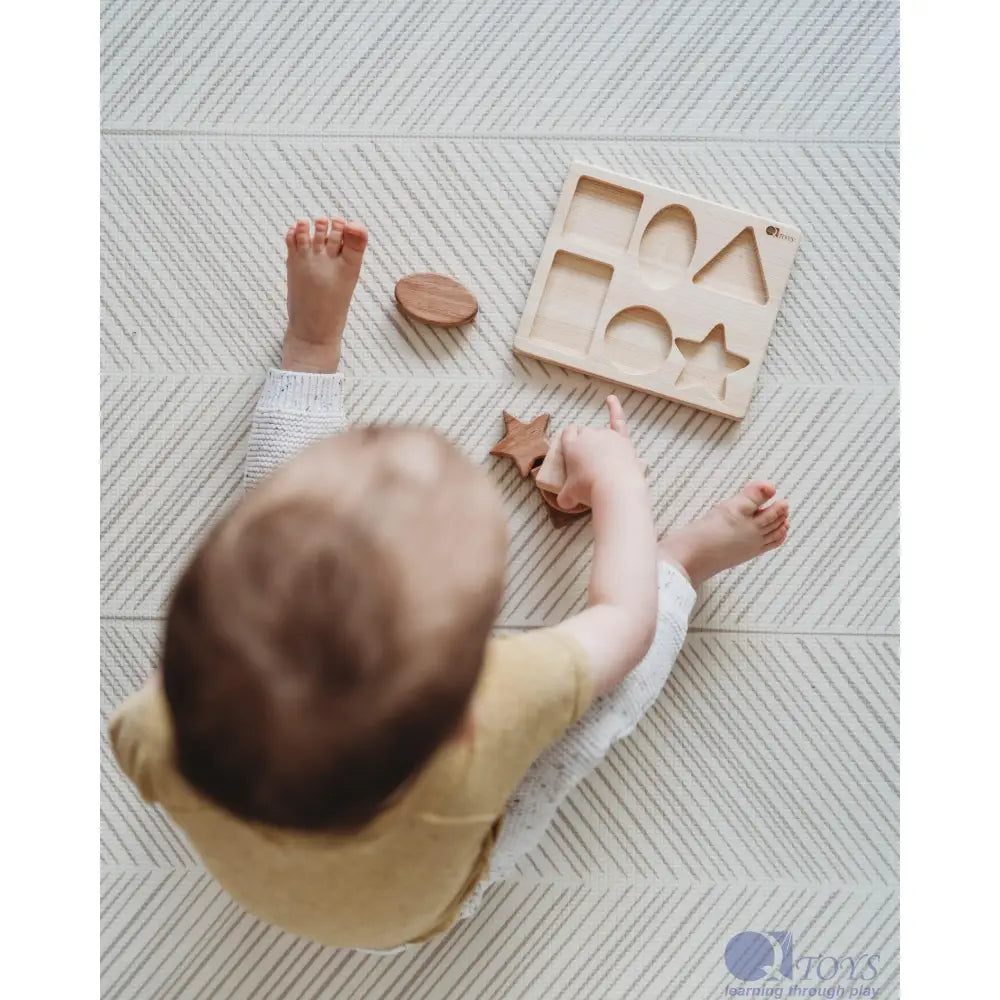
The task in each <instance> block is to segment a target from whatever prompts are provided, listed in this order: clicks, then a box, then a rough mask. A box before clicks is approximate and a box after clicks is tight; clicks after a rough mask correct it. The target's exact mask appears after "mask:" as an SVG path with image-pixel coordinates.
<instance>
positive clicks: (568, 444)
mask: <svg viewBox="0 0 1000 1000" xmlns="http://www.w3.org/2000/svg"><path fill="white" fill-rule="evenodd" d="M579 436H580V428H579V427H577V426H576V424H570V425H569V427H567V428H566V429H565V430H564V431H563V432H562V446H563V451H565V450H566V449H567V448H572V447H573V445H574V444H575V443H576V440H577V438H579Z"/></svg>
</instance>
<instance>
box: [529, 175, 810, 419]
mask: <svg viewBox="0 0 1000 1000" xmlns="http://www.w3.org/2000/svg"><path fill="white" fill-rule="evenodd" d="M800 239H801V234H800V233H799V231H798V230H797V229H796V228H795V227H794V226H791V225H789V224H788V223H784V222H781V223H779V222H776V221H775V220H773V219H766V218H763V217H762V216H758V215H752V214H750V213H749V212H743V211H740V210H739V209H735V208H727V207H725V206H723V205H716V204H714V203H712V202H709V201H704V200H703V199H701V198H695V197H692V196H691V195H687V194H683V193H681V192H680V191H672V190H671V189H670V188H665V187H660V186H659V185H656V184H650V183H648V182H647V181H641V180H637V179H635V178H632V177H625V176H623V175H621V174H616V173H613V172H611V171H609V170H604V169H602V168H601V167H594V166H590V165H588V164H585V163H573V164H571V165H570V171H569V175H568V176H567V178H566V183H565V184H564V185H563V190H562V193H561V194H560V196H559V201H558V203H557V204H556V210H555V215H554V217H553V219H552V226H551V227H550V229H549V234H548V237H547V238H546V240H545V246H544V247H543V249H542V256H541V260H540V261H539V264H538V269H537V271H536V272H535V280H534V282H533V283H532V285H531V291H530V292H529V293H528V301H527V304H526V305H525V308H524V313H523V314H522V316H521V323H520V326H519V327H518V331H517V335H516V337H515V338H514V350H515V351H516V352H517V353H519V354H525V355H528V356H529V357H533V358H538V359H539V360H541V361H551V362H554V363H555V364H559V365H563V366H564V367H566V368H572V369H574V370H576V371H580V372H584V373H585V374H588V375H596V376H597V377H599V378H602V379H607V380H609V381H612V382H618V383H620V384H622V385H626V386H629V387H630V388H633V389H641V390H642V391H644V392H650V393H653V394H654V395H657V396H663V397H665V398H667V399H675V400H678V401H679V402H681V403H686V404H688V405H689V406H695V407H697V408H699V409H702V410H709V411H711V412H712V413H718V414H720V415H722V416H725V417H731V418H733V419H742V418H743V417H744V416H745V415H746V412H747V408H748V407H749V405H750V397H751V395H752V393H753V387H754V383H755V382H756V380H757V373H758V372H759V371H760V366H761V364H762V362H763V360H764V353H765V351H766V350H767V342H768V339H769V338H770V336H771V330H772V328H773V327H774V320H775V317H776V316H777V313H778V307H779V306H780V304H781V298H782V296H783V295H784V292H785V285H786V284H787V282H788V275H789V273H790V271H791V268H792V260H793V259H794V257H795V251H796V250H797V249H798V246H799V242H800Z"/></svg>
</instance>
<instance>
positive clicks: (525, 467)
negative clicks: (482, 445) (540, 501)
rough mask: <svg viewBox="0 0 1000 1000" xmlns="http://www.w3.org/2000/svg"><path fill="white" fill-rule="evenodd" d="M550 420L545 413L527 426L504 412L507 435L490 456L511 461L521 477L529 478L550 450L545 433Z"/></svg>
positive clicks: (496, 445)
mask: <svg viewBox="0 0 1000 1000" xmlns="http://www.w3.org/2000/svg"><path fill="white" fill-rule="evenodd" d="M550 419H551V416H550V414H548V413H543V414H542V415H541V416H540V417H535V419H534V420H532V421H530V422H529V423H526V424H525V423H522V422H521V421H520V420H518V419H517V417H515V416H512V415H511V414H510V413H508V412H507V411H506V410H504V411H503V422H504V429H505V434H504V436H503V437H502V438H501V439H500V440H499V441H497V443H496V444H495V445H494V446H493V447H492V448H491V449H490V454H491V455H499V456H500V457H501V458H509V459H511V461H513V463H514V464H515V465H516V466H517V471H518V472H520V473H521V477H522V478H525V477H527V476H528V474H529V473H530V472H531V470H532V467H533V466H535V465H536V464H537V463H538V462H540V461H541V460H542V459H544V458H545V455H546V453H547V452H548V450H549V439H548V438H547V437H546V436H545V432H546V431H547V430H548V429H549V420H550Z"/></svg>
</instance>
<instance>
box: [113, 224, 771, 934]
mask: <svg viewBox="0 0 1000 1000" xmlns="http://www.w3.org/2000/svg"><path fill="white" fill-rule="evenodd" d="M367 239H368V234H367V232H366V230H365V228H364V227H363V226H361V225H360V224H358V223H353V222H352V223H345V221H344V220H343V219H339V218H335V219H332V220H327V219H317V220H316V221H315V224H314V226H310V225H309V223H307V222H302V221H300V222H298V223H297V224H296V225H295V226H294V227H292V228H291V229H289V230H288V233H287V235H286V243H287V246H288V328H287V330H286V333H285V339H284V348H283V357H282V368H281V370H280V371H278V370H275V371H272V372H271V373H270V374H269V376H268V379H267V382H266V384H265V386H264V389H263V393H262V395H261V398H260V401H259V403H258V406H257V410H256V413H255V416H254V420H253V426H252V429H251V433H250V441H249V447H248V454H247V466H246V485H247V487H248V491H247V493H246V494H245V496H244V497H243V498H242V499H241V500H240V501H239V502H238V503H237V504H236V505H235V506H234V507H233V508H232V509H231V510H230V511H229V512H228V513H227V514H226V515H225V516H224V517H223V518H222V519H221V521H219V523H218V524H217V525H216V527H215V528H214V529H213V530H212V531H211V532H210V533H209V535H208V537H207V538H205V539H204V540H203V541H202V543H201V545H200V546H199V548H198V550H197V551H196V552H195V554H194V556H193V558H192V559H191V561H190V563H189V564H188V566H187V568H186V569H185V570H184V573H183V574H182V576H181V578H180V580H179V581H178V583H177V586H176V588H175V590H174V592H173V595H172V597H171V600H170V606H169V611H168V615H167V622H166V631H165V637H164V643H163V652H162V662H161V665H160V669H159V670H158V671H157V673H156V674H154V676H153V677H152V678H151V680H150V682H149V683H148V684H147V685H146V686H145V687H144V688H143V689H142V690H141V691H139V692H137V693H136V694H134V695H133V696H132V697H131V698H129V699H128V700H127V701H126V702H125V704H124V705H122V707H121V708H120V709H119V710H118V712H117V714H116V716H115V718H114V719H113V720H112V723H111V740H112V744H113V747H114V751H115V754H116V756H117V759H118V761H119V763H120V764H121V766H122V768H123V769H124V770H125V772H126V773H127V774H128V775H129V777H130V778H131V779H132V780H133V781H134V782H135V784H136V786H137V787H138V789H139V792H140V793H141V794H142V796H143V797H144V798H145V799H146V800H147V801H149V802H156V803H159V804H160V805H161V806H162V807H163V808H164V809H165V810H166V811H167V813H168V814H169V815H170V816H171V818H172V819H173V820H174V821H175V822H176V823H177V824H178V825H179V826H180V827H182V828H183V830H184V831H185V832H186V834H187V835H188V837H189V839H190V841H191V843H192V845H193V846H194V848H195V849H196V850H197V851H198V853H199V854H200V855H201V857H202V858H203V860H204V862H205V864H206V866H207V867H208V869H209V871H211V872H212V874H213V875H214V876H215V877H216V878H217V879H218V880H219V882H220V883H221V884H222V885H223V886H224V887H225V888H226V889H227V890H228V891H229V892H230V893H231V894H232V895H233V896H234V897H235V898H236V899H237V900H239V901H240V902H241V903H242V904H243V905H244V906H245V907H246V908H247V909H248V910H250V911H252V912H254V913H256V914H258V915H259V916H260V917H262V918H263V919H265V920H268V921H271V922H272V923H275V924H277V925H279V926H281V927H284V928H286V929H287V930H290V931H293V932H295V933H298V934H301V935H303V936H305V937H309V938H312V939H314V940H317V941H320V942H323V943H325V944H329V945H337V946H345V947H360V948H377V949H386V948H392V947H394V946H398V945H402V944H406V943H414V942H420V941H424V940H427V939H428V938H431V937H433V936H435V935H438V934H440V933H442V932H443V931H445V930H447V929H448V927H450V926H451V925H452V924H453V923H454V922H455V921H456V920H457V919H459V917H460V915H461V913H462V910H463V906H464V907H465V912H466V913H468V912H470V911H471V909H473V908H474V906H475V902H476V900H477V899H478V898H479V896H480V895H481V893H482V890H483V888H484V887H485V886H486V885H488V884H489V883H490V882H491V881H492V880H496V879H497V878H500V877H503V876H504V875H505V874H507V873H509V872H510V870H511V869H512V867H513V866H514V864H515V863H516V861H517V858H518V857H520V856H521V855H522V854H523V852H524V851H526V850H527V849H529V848H530V847H531V846H533V844H534V843H535V842H536V841H537V840H538V838H539V837H540V836H541V833H542V832H543V830H544V827H545V824H546V823H547V822H548V821H549V820H550V819H551V817H552V816H553V815H554V813H555V811H556V809H557V808H558V806H559V803H560V802H561V801H562V799H563V798H564V797H565V795H566V793H567V792H568V791H569V789H570V788H571V787H572V786H573V784H575V783H576V782H577V781H578V780H579V779H580V778H581V777H582V776H583V774H585V773H586V772H587V771H588V770H589V769H590V768H592V767H593V766H594V765H595V764H596V763H597V762H598V760H599V759H600V757H601V756H602V755H603V753H604V752H605V751H606V750H607V748H608V747H609V746H610V744H611V743H612V742H613V741H614V740H616V739H619V738H621V737H622V736H623V735H625V734H627V733H628V732H629V731H631V729H632V728H634V726H635V725H636V723H637V722H638V720H639V718H640V717H641V715H642V713H643V712H644V711H645V710H646V709H647V708H648V707H649V705H650V704H651V703H652V701H653V700H654V699H655V697H656V696H657V694H658V692H659V690H660V688H661V686H662V684H663V682H664V681H665V680H666V676H667V674H668V673H669V670H670V667H671V665H672V663H673V660H674V658H675V657H676V654H677V652H678V651H679V649H680V645H681V643H682V642H683V638H684V634H685V629H686V626H687V619H688V616H689V614H690V611H691V608H692V606H693V602H694V590H693V587H694V586H696V585H697V584H699V583H700V582H701V581H703V580H705V579H707V578H708V577H710V576H712V575H713V574H715V573H718V572H720V571H721V570H725V569H727V568H729V567H731V566H735V565H737V564H738V563H741V562H744V561H746V560H748V559H751V558H753V557H755V556H758V555H760V554H761V553H763V552H767V551H768V550H770V549H774V548H776V547H777V546H779V545H781V544H782V542H784V540H785V538H786V536H787V533H788V504H787V503H786V502H785V501H783V500H782V501H774V502H770V501H773V497H774V495H775V490H774V487H773V486H772V485H771V484H770V483H767V482H751V483H749V484H748V485H747V486H745V487H744V488H743V489H742V490H741V491H740V492H739V493H737V494H736V496H734V497H732V498H731V499H729V500H726V501H725V502H723V503H721V504H719V505H718V506H716V507H715V508H713V509H712V510H711V511H709V513H708V514H706V515H705V516H704V517H703V518H701V519H700V520H698V521H696V522H694V523H693V524H690V525H688V526H687V527H684V528H681V529H679V530H676V531H670V532H668V533H667V534H666V535H665V537H664V538H662V539H661V540H660V541H659V543H657V540H656V536H655V530H654V525H653V515H652V509H651V502H650V494H649V490H648V488H647V485H646V482H645V478H644V476H643V473H642V472H641V469H640V466H639V463H638V461H637V459H636V456H635V453H634V451H633V449H632V446H631V444H630V442H629V438H628V432H627V428H626V424H625V418H624V414H623V412H622V408H621V405H620V403H619V402H618V400H617V398H616V397H614V396H611V397H609V398H608V401H607V402H608V411H609V415H610V426H609V427H608V428H607V429H600V430H598V429H579V428H576V427H570V428H568V429H567V430H566V431H565V432H564V434H563V439H562V443H563V447H564V452H565V459H566V469H567V474H568V479H567V482H566V486H565V488H564V489H563V491H562V493H561V494H560V502H561V503H562V504H563V505H572V504H574V503H577V502H583V503H587V504H589V505H590V507H591V508H592V510H593V534H594V551H593V562H592V565H591V569H590V583H589V598H588V602H587V607H586V609H585V610H583V611H581V612H580V613H579V614H577V615H574V616H573V617H571V618H569V619H567V620H566V621H564V622H562V623H561V624H559V625H557V626H555V627H553V628H544V629H538V630H535V631H531V632H527V633H524V634H521V635H517V636H506V637H502V638H491V636H490V630H491V627H492V626H493V624H494V623H495V620H496V618H497V615H498V612H499V608H500V603H501V596H502V591H503V578H504V565H505V557H506V552H507V538H506V530H505V525H504V517H503V510H502V508H501V503H500V498H499V496H498V493H497V490H496V489H495V488H494V487H493V486H492V484H491V483H490V481H489V479H488V478H487V477H486V475H485V474H484V473H483V471H482V470H481V469H480V468H479V467H477V466H476V465H474V464H473V463H472V462H470V461H469V460H468V459H467V458H465V457H464V456H463V455H462V454H461V453H460V452H459V451H458V450H457V449H456V448H455V447H453V446H452V445H451V444H449V443H448V442H447V441H446V440H445V439H444V438H442V437H441V436H440V435H438V434H436V433H434V432H433V431H430V430H426V429H422V428H416V427H367V428H362V429H355V430H347V429H345V423H346V421H345V417H344V409H343V398H342V376H340V375H339V374H336V372H337V368H338V365H339V362H340V352H341V335H342V333H343V330H344V326H345V323H346V320H347V313H348V308H349V306H350V301H351V296H352V294H353V291H354V286H355V284H356V282H357V279H358V275H359V273H360V269H361V262H362V257H363V255H364V252H365V247H366V244H367Z"/></svg>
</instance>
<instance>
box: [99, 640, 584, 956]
mask: <svg viewBox="0 0 1000 1000" xmlns="http://www.w3.org/2000/svg"><path fill="white" fill-rule="evenodd" d="M590 697H591V682H590V674H589V670H588V667H587V663H586V657H585V654H584V652H583V650H582V649H581V648H580V647H579V646H578V645H577V644H576V643H575V642H574V641H573V640H572V639H571V638H570V637H568V636H566V635H563V634H560V633H559V632H556V631H553V630H552V629H543V630H539V631H535V632H531V633H525V634H523V635H517V636H505V637H500V638H494V639H491V640H490V642H489V644H488V645H487V647H486V657H485V662H484V665H483V671H482V674H481V675H480V678H479V682H478V684H477V687H476V691H475V694H474V696H473V701H472V720H473V725H472V732H471V734H470V735H469V736H468V737H467V738H463V739H457V740H454V741H452V742H449V743H446V744H445V745H443V746H442V747H440V748H439V749H438V751H437V752H436V753H435V754H434V756H433V757H432V758H431V759H430V761H429V762H428V763H427V765H426V766H425V767H424V768H423V769H422V771H421V772H420V773H419V774H418V775H417V777H416V778H415V779H414V781H413V782H412V783H411V784H410V786H409V787H408V789H407V791H406V792H405V794H403V795H402V796H401V797H400V799H399V800H398V801H397V802H395V803H393V804H392V805H391V806H390V807H388V808H387V809H385V810H384V811H383V812H382V813H380V814H379V815H378V816H377V817H376V818H375V819H374V820H373V821H372V822H371V823H369V824H368V826H367V827H365V828H364V829H363V830H362V831H361V832H359V833H356V834H339V833H338V834H316V833H296V832H294V831H288V830H283V829H277V828H275V827H271V826H265V825H263V824H257V823H248V822H246V821H245V820H242V819H238V818H237V817H235V816H233V815H231V814H230V813H228V812H226V811H225V810H223V809H222V808H221V807H219V806H216V805H214V804H213V803H212V802H210V801H209V800H208V799H206V798H205V797H203V796H202V795H200V794H199V793H198V792H196V791H195V790H194V789H193V788H192V787H191V786H190V785H189V784H187V782H186V781H185V780H184V779H183V778H182V777H181V776H180V774H179V773H178V771H177V769H176V767H175V765H174V749H173V736H172V727H171V721H170V712H169V707H168V705H167V702H166V698H165V697H164V695H163V693H162V689H161V688H160V686H159V685H147V686H146V687H145V688H143V689H142V690H141V691H138V692H137V693H136V694H134V695H132V696H131V697H130V698H129V699H128V700H127V701H125V703H124V704H123V705H122V706H121V707H120V708H119V709H118V711H117V713H116V714H115V716H114V718H113V719H112V720H111V727H110V732H111V744H112V747H113V748H114V752H115V756H116V758H117V760H118V763H119V764H120V765H121V767H122V769H123V770H124V771H125V773H126V774H127V775H128V776H129V777H130V778H131V779H132V781H134V782H135V784H136V786H137V787H138V789H139V792H140V794H141V795H142V797H143V798H144V799H146V800H147V801H148V802H157V803H159V804H160V805H162V806H163V808H164V809H165V810H166V811H167V813H168V814H169V815H170V817H171V818H172V819H173V820H174V821H175V822H176V823H177V824H178V825H179V826H180V827H181V828H182V829H183V830H184V832H185V833H186V834H187V836H188V838H189V839H190V841H191V843H192V845H193V846H194V848H195V850H196V851H197V852H198V854H200V855H201V858H202V860H203V861H204V863H205V866H206V867H207V868H208V870H209V871H210V872H211V873H212V875H214V876H215V878H216V879H218V881H219V883H220V884H221V885H222V886H223V888H225V889H226V890H227V891H228V892H229V893H230V894H231V895H232V896H233V897H234V898H235V899H236V900H238V901H239V902H240V903H241V904H242V905H243V906H244V907H246V909H248V910H249V911H250V912H251V913H254V914H256V915H257V916H258V917H261V918H262V919H264V920H267V921H269V922H270V923H273V924H277V925H278V926H279V927H283V928H284V929H285V930H288V931H292V932H293V933H295V934H299V935H301V936H303V937H307V938H312V939H313V940H315V941H319V942H321V943H323V944H328V945H335V946H340V947H362V948H389V947H393V946H394V945H398V944H402V943H404V942H417V941H424V940H426V939H427V938H430V937H433V936H434V935H436V934H440V933H442V932H443V931H445V930H447V929H448V928H449V927H450V926H451V924H452V923H454V921H455V919H456V917H457V916H458V912H459V910H460V908H461V905H462V903H463V902H464V901H465V899H466V898H467V897H468V895H469V894H470V893H471V892H472V890H473V888H474V887H475V885H476V883H477V882H478V881H479V880H480V878H482V876H483V875H485V874H486V872H487V870H488V868H489V858H490V853H491V851H492V849H493V844H494V842H495V840H496V836H497V833H498V832H499V829H500V823H501V822H502V817H503V811H504V806H505V804H506V801H507V799H508V797H509V796H510V795H511V793H512V792H513V791H514V790H515V788H516V787H517V785H518V783H519V782H520V780H521V778H522V777H524V775H525V773H526V772H527V770H528V768H529V767H530V766H531V763H532V762H533V761H534V760H535V758H536V757H538V756H539V755H540V754H541V753H542V751H544V750H545V749H546V748H547V747H548V746H550V745H551V744H552V743H554V742H555V741H556V740H557V739H559V737H560V736H562V734H563V733H564V732H565V731H566V729H567V728H568V727H569V726H570V725H571V724H572V723H573V722H575V721H576V720H577V719H578V718H579V717H580V716H581V715H582V714H583V712H584V710H585V709H586V708H587V706H588V704H589V703H590Z"/></svg>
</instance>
